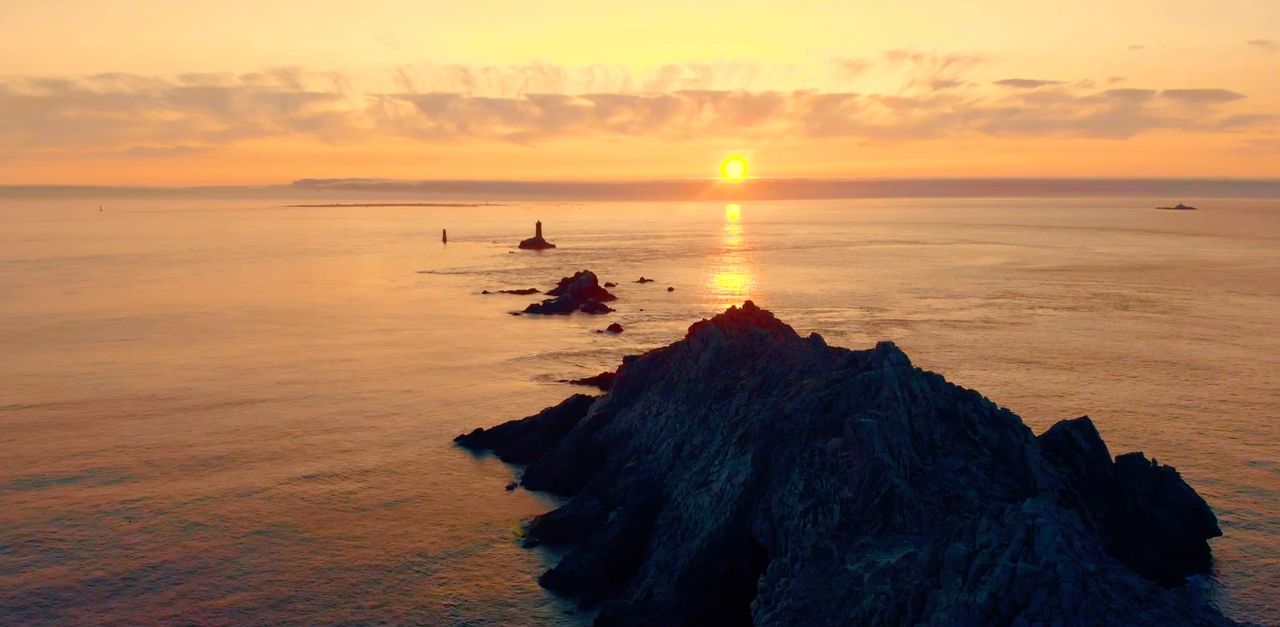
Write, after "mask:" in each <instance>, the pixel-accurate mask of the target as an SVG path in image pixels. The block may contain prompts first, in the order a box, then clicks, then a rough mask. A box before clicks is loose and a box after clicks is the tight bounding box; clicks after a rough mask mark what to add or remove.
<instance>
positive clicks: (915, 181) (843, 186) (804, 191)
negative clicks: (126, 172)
mask: <svg viewBox="0 0 1280 627" xmlns="http://www.w3.org/2000/svg"><path fill="white" fill-rule="evenodd" d="M192 196H196V197H205V198H253V199H259V198H261V199H270V198H278V199H289V200H308V199H315V203H314V204H318V205H321V206H332V203H334V202H339V201H341V202H356V201H358V200H359V199H361V198H364V199H368V200H369V204H370V205H372V204H373V203H377V202H378V201H377V199H379V198H389V197H398V198H396V200H397V201H398V202H404V201H405V199H406V197H409V198H414V197H416V198H421V199H423V200H422V202H424V203H425V202H439V203H446V202H467V201H473V200H476V199H483V200H485V201H486V202H487V201H489V200H495V201H516V200H531V201H537V200H546V201H610V200H614V201H629V200H639V201H659V200H681V201H689V200H708V201H719V200H724V201H753V200H754V201H761V200H826V199H829V200H837V199H856V198H1018V197H1150V198H1169V197H1175V198H1177V197H1181V198H1196V199H1198V198H1253V199H1280V178H1248V179H1246V178H1241V179H1233V178H1182V179H1178V178H1170V179H1162V178H901V179H892V178H868V179H812V178H758V179H750V180H747V181H745V182H743V183H740V184H726V183H724V182H721V181H719V180H713V179H660V180H625V181H603V180H602V181H513V180H396V179H359V178H331V179H298V180H296V181H293V182H292V183H289V184H282V185H243V186H241V185H226V186H194V187H142V186H123V187H116V186H100V185H0V198H93V199H110V198H173V197H188V198H189V197H192ZM378 204H381V203H378Z"/></svg>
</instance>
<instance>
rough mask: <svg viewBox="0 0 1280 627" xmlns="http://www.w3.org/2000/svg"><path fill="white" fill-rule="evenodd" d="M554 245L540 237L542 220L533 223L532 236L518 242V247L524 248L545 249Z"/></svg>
mask: <svg viewBox="0 0 1280 627" xmlns="http://www.w3.org/2000/svg"><path fill="white" fill-rule="evenodd" d="M555 247H556V245H555V244H552V243H551V242H548V241H547V240H545V239H542V220H538V221H537V222H534V223H533V237H530V238H529V239H527V240H524V241H522V242H520V248H523V249H525V250H546V249H548V248H555Z"/></svg>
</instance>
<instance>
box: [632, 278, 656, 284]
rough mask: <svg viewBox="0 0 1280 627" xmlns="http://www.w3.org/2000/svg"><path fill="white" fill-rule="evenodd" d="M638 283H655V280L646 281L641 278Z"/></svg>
mask: <svg viewBox="0 0 1280 627" xmlns="http://www.w3.org/2000/svg"><path fill="white" fill-rule="evenodd" d="M636 283H653V279H646V278H644V277H640V278H639V280H637V281H636Z"/></svg>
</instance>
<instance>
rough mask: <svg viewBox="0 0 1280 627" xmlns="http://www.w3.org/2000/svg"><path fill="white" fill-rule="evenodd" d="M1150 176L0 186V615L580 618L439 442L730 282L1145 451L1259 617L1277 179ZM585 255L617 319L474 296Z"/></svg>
mask: <svg viewBox="0 0 1280 627" xmlns="http://www.w3.org/2000/svg"><path fill="white" fill-rule="evenodd" d="M1164 202H1167V199H1160V200H1149V199H1122V200H1098V199H1090V200H1078V199H1072V200H1055V199H1021V200H919V201H873V200H867V201H832V202H775V203H742V204H741V205H740V206H738V205H725V204H723V203H616V204H611V203H586V204H574V203H565V204H550V203H549V204H510V205H505V206H494V207H476V208H427V207H400V208H351V207H345V208H344V207H326V208H286V207H282V206H280V205H282V204H286V203H284V202H282V201H278V200H270V201H258V202H252V201H242V200H232V201H217V200H194V199H193V200H169V201H162V200H145V201H126V200H115V201H111V202H110V203H108V204H107V205H106V207H105V211H103V212H99V211H98V209H97V205H98V202H97V201H84V202H77V201H69V200H59V201H39V200H32V201H19V200H12V199H10V200H3V201H0V623H2V624H41V623H63V624H120V625H128V624H139V623H179V622H181V623H204V624H233V623H234V624H246V623H276V624H278V623H298V624H317V623H367V622H394V623H402V622H417V623H426V624H436V625H540V624H576V623H581V622H582V621H583V620H584V619H586V618H589V617H584V616H581V615H578V614H573V613H572V607H571V606H570V605H568V604H566V603H564V602H562V601H560V600H558V599H556V598H554V597H551V596H549V595H548V594H546V593H544V592H543V591H542V590H541V589H540V588H538V586H537V585H536V583H535V581H534V580H535V577H536V576H537V575H538V574H539V573H540V572H541V571H542V570H543V569H544V568H546V567H547V566H548V565H549V564H550V563H552V562H554V559H555V557H554V556H552V555H549V554H547V553H544V552H540V551H529V550H523V549H520V548H518V547H517V545H516V542H515V533H516V530H517V528H518V523H519V522H520V521H521V520H522V519H523V518H525V517H528V516H530V515H533V514H536V513H539V512H542V511H545V510H546V509H548V508H549V507H551V506H552V505H553V503H552V502H551V501H550V500H549V499H546V498H544V497H542V496H539V495H536V494H530V493H528V492H525V491H523V490H517V491H515V492H506V491H504V489H503V487H504V485H505V484H506V483H507V482H509V481H510V480H511V479H512V477H513V474H514V473H513V471H512V469H510V468H508V467H506V466H504V465H503V464H501V463H499V462H496V461H494V460H492V459H488V458H475V457H473V456H471V455H469V454H467V453H465V452H463V451H461V450H459V449H457V448H455V447H453V446H452V444H451V442H450V439H451V438H452V437H453V436H454V435H456V434H458V433H460V432H463V431H465V430H469V429H471V428H472V427H475V426H481V425H491V424H494V423H497V422H501V421H505V420H508V419H512V418H518V417H521V416H525V415H528V414H531V413H534V412H536V411H538V410H540V409H541V408H543V407H544V406H547V405H549V404H552V403H554V402H557V401H558V400H560V399H561V398H562V397H564V396H566V395H568V394H570V393H571V392H574V391H582V390H581V389H580V388H579V389H572V388H571V387H569V386H565V385H563V384H559V383H557V382H556V381H557V380H558V379H561V378H566V377H577V376H583V375H587V374H594V373H597V372H599V371H601V370H603V369H606V368H612V367H613V366H615V365H616V364H617V363H618V361H619V358H620V357H621V356H622V355H625V354H629V353H638V352H640V351H643V350H645V349H648V348H652V347H654V346H658V345H662V344H666V343H669V342H671V341H674V340H676V339H678V338H679V337H681V336H682V334H683V332H684V329H685V328H686V327H687V326H688V325H689V324H690V323H692V322H693V321H695V320H697V319H699V318H702V317H706V316H710V315H712V314H713V313H715V312H717V311H720V310H722V309H724V308H725V307H727V306H729V305H731V304H735V303H741V302H742V301H743V300H745V299H748V298H749V299H753V300H755V301H756V302H757V303H758V304H760V305H761V306H763V307H765V308H768V309H771V310H773V311H774V312H775V313H777V314H778V315H779V316H780V317H782V318H783V319H784V320H786V321H787V322H789V323H791V324H792V325H793V326H795V327H796V328H797V329H798V330H799V331H800V332H802V333H808V332H811V331H817V332H819V333H821V334H823V335H824V336H825V337H826V338H827V339H828V341H829V342H831V343H833V344H838V345H843V346H849V347H855V348H857V347H866V346H870V345H871V344H872V343H873V342H874V341H876V340H879V339H892V340H894V341H896V342H898V344H899V345H900V346H902V347H903V349H905V350H906V351H907V353H908V354H909V355H911V357H912V359H913V360H914V361H915V363H916V364H917V365H920V366H923V367H926V368H929V369H931V370H936V371H938V372H941V373H942V374H944V375H946V376H947V378H948V379H950V380H951V381H954V382H956V383H959V384H961V385H964V386H966V387H972V388H976V389H978V390H981V391H982V392H984V393H985V394H986V395H987V396H989V397H991V398H992V399H994V400H995V401H996V402H998V403H1000V404H1002V405H1005V406H1007V407H1009V408H1011V409H1012V410H1014V411H1015V412H1017V413H1018V414H1020V415H1021V416H1022V417H1023V419H1024V420H1025V421H1026V422H1027V423H1028V424H1029V425H1030V426H1031V427H1032V428H1033V429H1034V430H1036V431H1037V432H1039V431H1042V430H1043V429H1045V428H1047V427H1048V426H1049V425H1051V424H1052V423H1054V422H1055V421H1057V420H1059V419H1062V418H1069V417H1074V416H1079V415H1082V414H1088V415H1090V416H1092V417H1093V418H1094V420H1095V421H1096V422H1097V424H1098V426H1099V428H1100V429H1101V431H1102V434H1103V436H1104V437H1105V438H1106V440H1107V442H1108V444H1109V445H1110V446H1111V449H1112V453H1113V454H1115V453H1120V452H1124V451H1129V450H1135V449H1139V450H1143V451H1145V452H1146V453H1147V454H1148V455H1152V456H1155V457H1156V458H1157V459H1159V460H1160V461H1162V462H1165V463H1169V464H1173V465H1175V466H1177V468H1178V469H1179V470H1180V471H1181V472H1182V473H1183V475H1184V476H1185V477H1186V478H1187V479H1188V480H1189V481H1190V483H1191V484H1192V485H1193V486H1194V487H1195V488H1196V489H1198V490H1199V491H1200V493H1201V494H1203V495H1204V496H1205V497H1206V498H1207V499H1208V501H1209V502H1210V504H1212V505H1213V506H1214V509H1215V510H1216V511H1217V512H1218V515H1219V517H1220V518H1221V520H1222V526H1223V530H1224V531H1225V533H1226V536H1225V537H1223V538H1219V539H1217V540H1215V541H1213V550H1214V554H1215V556H1216V561H1217V565H1216V573H1215V574H1214V576H1213V577H1212V578H1210V579H1207V580H1204V581H1200V582H1197V583H1196V588H1197V589H1198V590H1199V593H1201V594H1206V595H1209V596H1210V597H1211V598H1212V599H1213V601H1214V602H1215V603H1217V604H1219V605H1220V606H1221V607H1222V608H1223V609H1224V610H1225V611H1226V612H1227V614H1228V615H1230V616H1233V617H1235V618H1237V619H1246V620H1253V621H1257V622H1260V623H1264V624H1280V594H1278V591H1280V421H1278V420H1277V418H1280V374H1278V373H1280V202H1274V201H1272V202H1261V201H1257V202H1255V201H1216V202H1215V201H1202V202H1198V203H1197V204H1199V205H1200V206H1201V208H1202V210H1201V211H1197V212H1168V211H1155V210H1153V209H1151V208H1150V207H1152V206H1154V205H1156V204H1164ZM538 218H540V219H542V221H543V222H544V224H545V225H546V235H547V237H548V239H550V240H552V241H554V242H556V243H558V244H559V245H560V248H558V249H556V250H554V251H549V252H546V253H530V252H523V251H514V249H513V248H512V245H513V244H514V243H515V242H516V241H518V240H519V239H521V238H523V237H527V236H528V235H529V234H530V232H531V230H532V226H533V221H534V220H535V219H538ZM441 228H448V229H449V237H450V241H449V244H448V245H447V246H446V245H442V244H441V243H440V229H441ZM583 268H589V269H591V270H594V271H595V272H596V273H597V274H599V275H600V277H601V280H607V281H616V282H617V283H618V284H619V287H618V288H617V289H616V290H615V293H617V294H618V295H619V297H620V300H619V301H618V303H617V308H618V312H617V313H616V314H614V315H610V316H601V317H594V316H582V315H575V316H572V317H554V318H550V319H536V318H532V317H512V316H510V315H508V312H510V311H513V310H517V309H520V308H523V307H524V305H525V304H527V303H528V302H531V300H532V298H533V297H521V296H507V295H490V296H484V295H481V294H480V291H481V290H482V289H491V290H492V289H499V288H522V287H540V288H544V289H545V288H548V287H550V286H551V285H552V284H553V283H554V282H555V280H556V279H558V278H559V277H561V276H564V275H566V274H569V273H571V272H572V271H574V270H579V269H583ZM640 275H645V276H648V277H653V278H655V279H657V281H658V282H657V283H652V284H647V285H637V284H635V283H633V281H635V279H636V278H637V277H639V276H640ZM667 286H672V287H674V288H675V291H674V292H668V291H667V290H666V287H667ZM612 321H617V322H621V323H622V324H623V325H625V327H626V332H625V333H624V334H622V335H621V336H616V337H615V336H609V335H600V334H597V333H595V330H596V329H599V328H602V327H604V326H605V325H606V324H608V323H609V322H612Z"/></svg>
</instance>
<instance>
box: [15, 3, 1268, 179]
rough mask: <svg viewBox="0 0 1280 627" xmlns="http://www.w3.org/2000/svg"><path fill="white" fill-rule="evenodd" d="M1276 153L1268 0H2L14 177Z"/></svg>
mask: <svg viewBox="0 0 1280 627" xmlns="http://www.w3.org/2000/svg"><path fill="white" fill-rule="evenodd" d="M732 153H741V154H744V155H746V156H748V158H749V159H750V162H751V171H752V174H753V175H757V176H764V177H841V178H848V177H922V176H960V177H963V176H1171V177H1172V176H1193V177H1200V176H1229V177H1275V176H1280V2H1275V1H1271V0H1111V1H1098V0H1086V1H1081V2H1075V3H1050V2H1028V1H1026V0H1017V1H1015V0H955V1H944V0H905V1H904V0H898V1H888V0H885V1H879V0H874V1H873V0H861V1H850V0H844V1H840V2H755V1H750V0H738V1H736V2H715V3H713V2H706V3H691V2H685V1H678V2H677V1H670V2H668V1H650V2H644V3H639V2H619V3H615V2H600V1H599V0H592V1H590V2H574V1H566V0H542V1H540V2H528V3H523V2H522V3H516V2H486V1H472V2H411V1H407V0H405V1H392V0H382V1H372V0H365V1H363V2H345V1H338V0H308V1H305V2H304V1H284V0H219V1H217V2H213V1H207V2H206V1H199V0H184V1H178V2H175V1H173V0H163V1H161V0H120V1H116V2H102V1H100V0H0V184H62V183H94V184H130V185H134V184H143V185H188V184H241V183H279V182H287V181H290V180H292V179H296V178H301V177H388V178H406V179H530V180H540V179H560V180H583V179H586V180H595V179H607V180H611V179H644V178H683V177H701V176H712V175H714V174H715V171H716V168H717V166H718V164H719V163H720V160H721V159H722V158H723V157H724V156H725V155H727V154H732Z"/></svg>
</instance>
